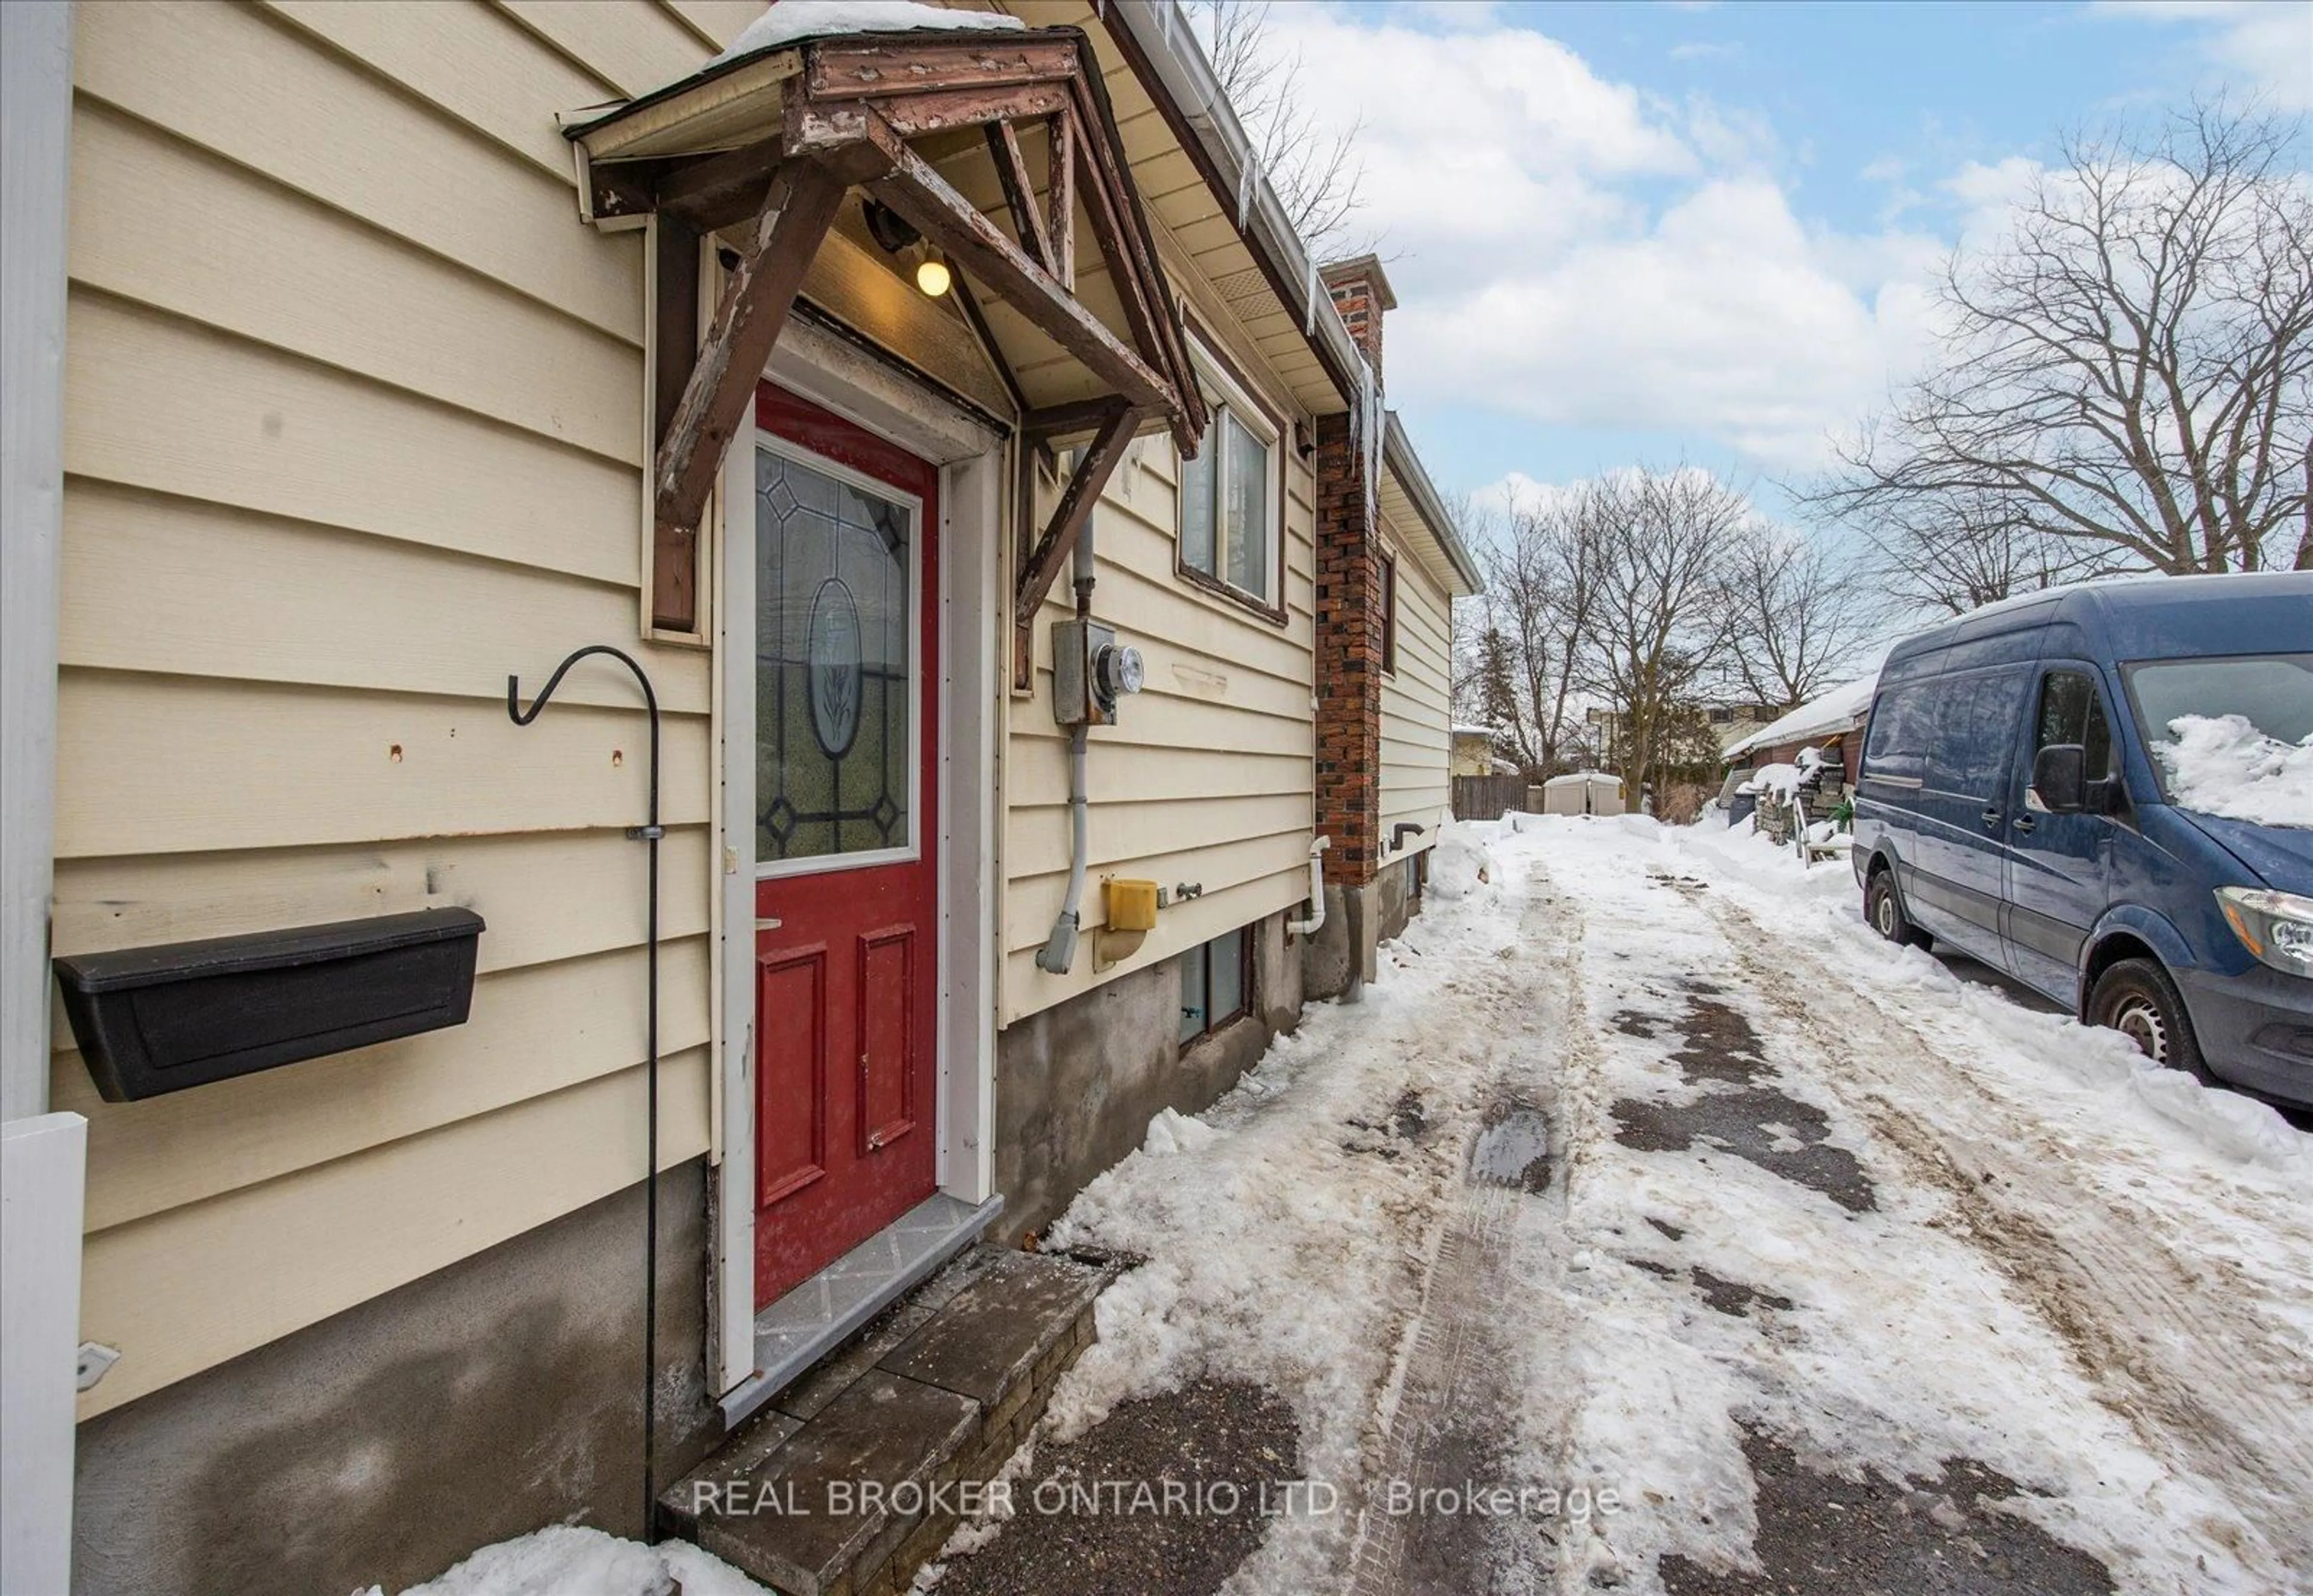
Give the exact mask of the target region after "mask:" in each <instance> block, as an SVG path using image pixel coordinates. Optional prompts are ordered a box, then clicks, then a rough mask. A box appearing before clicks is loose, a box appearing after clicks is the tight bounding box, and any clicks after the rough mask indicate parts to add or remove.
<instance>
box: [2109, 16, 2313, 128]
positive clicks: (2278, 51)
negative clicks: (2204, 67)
mask: <svg viewBox="0 0 2313 1596" xmlns="http://www.w3.org/2000/svg"><path fill="white" fill-rule="evenodd" d="M2094 9H2096V10H2097V11H2099V12H2102V13H2106V14H2109V15H2113V16H2117V17H2130V18H2134V19H2136V20H2138V21H2141V22H2170V23H2182V24H2185V25H2187V26H2190V27H2192V28H2194V29H2196V30H2198V32H2197V36H2196V37H2197V40H2198V43H2199V47H2200V50H2201V53H2202V54H2203V56H2204V57H2207V59H2208V60H2209V62H2210V64H2211V65H2212V66H2218V67H2221V68H2223V69H2224V70H2226V71H2227V72H2230V73H2235V74H2238V75H2241V76H2243V77H2245V78H2247V80H2248V81H2249V82H2250V83H2254V84H2255V85H2256V87H2257V89H2258V90H2259V91H2260V92H2262V93H2264V94H2265V96H2266V97H2267V98H2268V99H2269V100H2270V101H2272V103H2273V107H2274V108H2275V109H2276V110H2313V0H2096V4H2095V6H2094Z"/></svg>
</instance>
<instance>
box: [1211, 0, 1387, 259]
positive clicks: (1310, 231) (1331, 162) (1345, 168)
mask: <svg viewBox="0 0 2313 1596" xmlns="http://www.w3.org/2000/svg"><path fill="white" fill-rule="evenodd" d="M1190 14H1191V15H1192V17H1193V18H1195V19H1196V20H1197V21H1198V22H1200V23H1201V24H1202V26H1201V28H1200V33H1201V35H1202V37H1203V38H1204V39H1207V41H1208V43H1209V54H1210V57H1211V60H1212V67H1213V75H1214V76H1215V77H1216V78H1218V80H1219V81H1220V85H1221V92H1223V93H1224V94H1226V95H1227V97H1228V102H1229V104H1230V106H1231V107H1232V108H1234V109H1235V110H1236V116H1237V120H1238V121H1239V122H1241V123H1242V124H1244V129H1245V132H1246V133H1247V134H1248V135H1249V136H1251V137H1252V139H1253V160H1254V162H1255V164H1257V165H1258V166H1259V167H1260V168H1261V171H1262V174H1263V175H1264V176H1266V177H1267V178H1268V180H1269V183H1270V187H1271V188H1272V189H1275V190H1276V192H1277V197H1278V198H1279V200H1280V201H1281V202H1282V203H1283V204H1284V206H1285V214H1286V215H1287V217H1288V219H1289V220H1290V221H1291V222H1292V224H1293V230H1294V231H1295V232H1297V233H1299V234H1300V235H1301V241H1302V242H1303V243H1304V244H1306V246H1308V249H1309V250H1310V252H1311V253H1312V254H1313V255H1315V257H1317V258H1318V259H1326V258H1328V257H1333V256H1341V255H1352V254H1356V253H1358V252H1359V250H1358V248H1357V247H1354V246H1352V245H1350V243H1349V241H1348V233H1349V226H1350V219H1351V218H1352V217H1353V216H1355V215H1356V214H1357V213H1358V211H1359V208H1360V207H1361V206H1363V205H1364V195H1363V192H1362V190H1363V188H1364V183H1365V168H1364V165H1363V164H1362V163H1361V162H1359V159H1358V154H1357V138H1358V134H1359V130H1360V129H1361V127H1363V123H1362V122H1352V123H1351V124H1350V126H1348V127H1344V128H1342V129H1341V130H1340V131H1339V132H1336V133H1332V134H1324V133H1321V132H1319V131H1318V129H1317V126H1316V120H1315V118H1314V117H1312V116H1311V115H1310V113H1309V110H1308V107H1307V105H1306V103H1305V102H1304V101H1303V99H1302V94H1301V59H1300V57H1298V56H1293V55H1288V54H1286V53H1285V52H1284V51H1282V50H1281V49H1280V48H1278V46H1277V41H1276V39H1275V37H1274V35H1273V34H1272V33H1271V28H1270V14H1269V3H1268V0H1202V3H1201V4H1192V6H1191V8H1190Z"/></svg>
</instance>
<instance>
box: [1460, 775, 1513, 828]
mask: <svg viewBox="0 0 2313 1596" xmlns="http://www.w3.org/2000/svg"><path fill="white" fill-rule="evenodd" d="M1525 807H1526V777H1525V776H1456V777H1455V778H1454V818H1455V819H1456V820H1500V819H1501V818H1502V817H1503V816H1504V815H1506V814H1508V813H1509V812H1510V811H1513V810H1519V809H1524V808H1525Z"/></svg>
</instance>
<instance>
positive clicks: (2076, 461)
mask: <svg viewBox="0 0 2313 1596" xmlns="http://www.w3.org/2000/svg"><path fill="white" fill-rule="evenodd" d="M2296 131H2297V130H2296V127H2295V126H2294V125H2293V124H2289V123H2283V122H2277V121H2274V120H2273V119H2271V118H2265V117H2262V116H2258V115H2242V114H2238V113H2236V112H2234V111H2232V110H2229V108H2227V107H2226V106H2225V105H2224V104H2223V103H2221V102H2218V103H2215V104H2211V105H2203V106H2200V107H2197V108H2195V109H2194V110H2193V111H2191V112H2189V113H2187V114H2185V115H2183V116H2181V117H2178V118H2175V119H2173V120H2172V121H2170V122H2169V123H2168V124H2166V125H2165V126H2164V127H2161V128H2160V129H2159V132H2158V134H2157V136H2154V137H2152V138H2150V140H2145V139H2142V138H2136V137H2133V136H2129V135H2128V134H2127V133H2126V132H2125V131H2124V132H2122V133H2120V134H2117V135H2114V136H2076V137H2074V138H2072V139H2071V140H2069V141H2068V142H2067V143H2066V145H2064V147H2063V150H2062V158H2061V160H2060V161H2059V162H2057V163H2056V164H2055V166H2054V168H2053V169H2051V170H2049V171H2045V172H2042V173H2041V174H2039V175H2038V176H2037V177H2036V180H2034V182H2033V184H2032V185H2031V187H2030V189H2028V191H2027V193H2026V194H2025V195H2024V197H2022V198H2021V199H2020V200H2019V201H2018V202H2017V204H2016V205H2015V206H2014V207H2013V210H2012V213H2011V216H2010V227H2009V232H2008V234H2007V236H2006V237H2005V238H2004V239H2003V240H2001V243H2000V244H1999V246H1998V247H1997V248H1995V249H1994V250H1991V251H1989V252H1988V253H1985V254H1983V255H1974V256H1971V255H1966V254H1961V255H1955V257H1954V258H1953V259H1952V260H1951V261H1950V262H1949V264H1948V267H1947V269H1946V271H1945V274H1944V277H1943V281H1942V284H1941V285H1940V294H1939V297H1940V300H1941V303H1942V305H1943V308H1944V310H1945V311H1946V312H1947V314H1948V321H1949V326H1948V338H1946V339H1945V341H1944V344H1943V354H1942V355H1941V357H1940V358H1939V362H1938V364H1936V365H1935V366H1934V368H1933V369H1932V370H1931V371H1930V373H1928V374H1927V375H1926V376H1925V377H1924V378H1922V380H1921V381H1918V382H1917V383H1915V384H1914V385H1913V386H1912V387H1911V388H1910V389H1909V390H1906V391H1905V392H1904V393H1903V394H1902V395H1900V396H1899V398H1898V399H1897V400H1896V402H1895V407H1894V408H1893V411H1892V413H1891V414H1890V416H1889V417H1887V420H1886V425H1885V426H1884V427H1882V428H1879V429H1878V430H1876V431H1873V432H1867V433H1866V434H1864V436H1863V437H1862V439H1861V440H1860V441H1859V442H1858V443H1855V444H1853V445H1852V446H1851V447H1849V448H1848V449H1846V450H1845V451H1844V452H1843V467H1844V469H1842V471H1841V472H1839V473H1838V474H1837V476H1836V477H1835V478H1834V480H1833V482H1832V483H1831V484H1830V485H1829V486H1827V487H1825V488H1824V489H1822V490H1821V491H1820V492H1818V493H1817V494H1816V495H1815V502H1816V507H1817V508H1818V509H1819V510H1825V511H1829V512H1831V513H1837V514H1841V515H1843V516H1846V517H1849V518H1851V519H1854V520H1856V521H1858V522H1863V523H1866V524H1878V525H1880V526H1882V527H1884V528H1886V529H1891V531H1892V535H1893V537H1894V539H1895V541H1896V542H1897V543H1898V544H1899V545H1900V546H1903V547H1905V548H1913V550H1914V551H1916V548H1917V544H1916V543H1915V541H1914V533H1915V532H1922V531H1924V532H1926V533H1927V535H1930V536H1932V535H1933V534H1932V531H1931V530H1930V529H1932V528H1933V527H1935V526H1936V525H1937V524H1938V523H1939V519H1940V520H1941V521H1942V522H1945V523H1947V524H1948V523H1949V522H1951V521H1953V520H1954V519H1956V518H1957V517H1958V516H1959V515H1961V514H1963V513H1966V514H1968V515H1973V516H1974V517H1976V518H1977V519H1976V521H1975V523H1974V524H1975V527H1976V529H1977V530H1978V531H1983V532H1987V533H1989V534H1991V537H1990V541H1989V545H1988V548H1989V552H1990V553H1991V554H1992V556H1993V564H1994V566H1995V567H1996V568H1999V569H1998V571H1997V574H1996V576H1995V582H1994V585H1999V584H2001V583H2011V582H2013V581H2014V580H2016V579H2017V578H2018V576H2019V575H2022V576H2024V577H2025V579H2027V580H2029V579H2030V576H2031V575H2032V574H2040V573H2045V571H2047V570H2050V569H2054V570H2062V569H2063V568H2065V567H2066V566H2067V565H2068V564H2069V563H2070V557H2071V556H2072V555H2075V554H2078V555H2081V556H2084V557H2085V559H2084V562H2083V563H2086V564H2089V565H2116V566H2134V567H2139V568H2142V567H2148V566H2149V567H2150V568H2151V569H2154V570H2159V571H2166V572H2171V573H2184V572H2194V571H2225V570H2256V569H2260V568H2265V567H2269V566H2291V565H2293V566H2297V567H2298V568H2300V569H2307V568H2313V519H2309V517H2313V508H2309V503H2313V501H2309V488H2313V190H2309V189H2308V188H2307V186H2306V184H2305V183H2304V181H2303V180H2302V179H2301V177H2300V176H2299V175H2298V174H2296V173H2295V172H2294V171H2292V170H2291V152H2292V149H2293V145H2294V142H2295V137H2296ZM2017 539H2022V541H2021V543H2020V544H2019V543H2018V542H2017V541H2016V540H2017ZM2040 540H2045V543H2046V544H2048V545H2052V546H2054V548H2058V549H2061V550H2062V551H2064V553H2065V557H2062V558H2057V559H2054V560H2053V561H2052V560H2050V559H2048V558H2047V557H2045V556H2046V550H2045V549H2044V548H2041V547H2038V546H2037V545H2038V543H2039V542H2040ZM1977 552H1979V553H1981V552H1983V550H1981V549H1979V550H1978V551H1977ZM1949 575H1960V574H1959V573H1952V574H1949ZM1973 580H1974V576H1973V575H1968V576H1966V577H1964V579H1963V580H1961V581H1959V582H1957V583H1954V582H1952V581H1950V580H1948V577H1947V576H1939V577H1938V578H1937V580H1936V581H1935V583H1933V584H1932V585H1933V587H1934V590H1935V591H1934V593H1933V596H1934V597H1935V598H1936V599H1937V600H1939V601H1943V602H1947V603H1948V602H1949V601H1950V599H1949V596H1948V595H1949V594H1950V593H1952V592H1966V589H1967V586H1968V584H1969V583H1970V582H1972V581H1973Z"/></svg>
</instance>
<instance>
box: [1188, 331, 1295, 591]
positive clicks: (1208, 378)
mask: <svg viewBox="0 0 2313 1596" xmlns="http://www.w3.org/2000/svg"><path fill="white" fill-rule="evenodd" d="M1189 355H1190V359H1191V361H1192V363H1193V364H1194V365H1195V367H1196V372H1197V379H1198V384H1199V386H1200V388H1202V389H1203V390H1204V394H1205V399H1206V402H1207V403H1208V404H1209V405H1210V406H1211V407H1212V419H1211V422H1210V423H1209V425H1207V426H1206V428H1205V436H1204V442H1203V443H1202V445H1201V449H1202V450H1205V451H1210V452H1211V458H1212V466H1213V569H1211V570H1209V571H1208V570H1205V569H1204V568H1203V567H1202V566H1192V565H1191V564H1190V563H1189V557H1188V551H1187V549H1186V548H1184V547H1182V546H1181V523H1182V519H1183V514H1182V511H1183V506H1184V505H1185V504H1186V503H1187V498H1186V495H1183V494H1181V493H1180V492H1179V489H1180V487H1181V484H1182V483H1183V481H1184V480H1185V479H1186V478H1187V476H1188V461H1187V460H1183V459H1181V458H1180V457H1179V456H1177V455H1176V456H1175V457H1174V488H1175V495H1176V496H1175V500H1174V513H1173V538H1174V546H1175V548H1176V550H1177V553H1178V558H1179V563H1180V566H1181V569H1183V571H1193V572H1195V573H1196V574H1197V575H1199V576H1200V577H1202V578H1204V579H1205V581H1207V582H1209V583H1214V584H1216V585H1218V587H1220V588H1221V589H1223V590H1224V591H1226V592H1228V593H1230V594H1233V595H1235V596H1236V597H1237V598H1240V599H1242V600H1244V601H1245V602H1247V603H1249V604H1252V605H1254V606H1255V607H1257V608H1259V609H1262V610H1265V611H1273V610H1278V609H1282V608H1283V607H1284V598H1283V596H1282V594H1281V592H1280V588H1281V585H1282V583H1281V578H1280V574H1279V571H1280V565H1281V564H1282V561H1283V556H1284V548H1285V511H1284V498H1285V494H1284V470H1285V456H1284V436H1285V434H1284V429H1283V428H1282V427H1280V425H1278V424H1277V423H1276V422H1275V421H1274V420H1273V419H1271V416H1270V413H1269V411H1268V409H1267V408H1266V407H1264V406H1263V405H1262V403H1261V402H1260V401H1259V400H1258V399H1255V398H1253V395H1252V394H1251V393H1249V392H1248V391H1246V390H1245V389H1244V386H1243V385H1242V384H1240V383H1239V382H1237V381H1236V379H1234V378H1233V377H1231V376H1230V375H1229V373H1227V371H1226V370H1224V369H1223V368H1222V366H1221V364H1220V363H1219V362H1218V360H1216V359H1215V358H1214V357H1213V356H1212V355H1209V354H1208V353H1207V352H1206V350H1205V348H1204V346H1203V344H1202V342H1201V341H1200V340H1199V339H1196V338H1192V339H1191V340H1190V345H1189ZM1224 409H1226V410H1227V413H1228V414H1229V415H1231V416H1233V417H1236V421H1237V423H1238V424H1239V425H1242V426H1243V427H1244V430H1245V431H1246V432H1248V433H1250V434H1253V437H1254V438H1256V439H1258V440H1259V441H1260V443H1262V447H1263V448H1264V449H1265V450H1267V452H1268V458H1269V469H1267V470H1266V471H1265V472H1263V473H1262V475H1263V478H1264V480H1263V481H1262V493H1261V504H1262V514H1263V515H1264V516H1265V517H1266V518H1267V521H1268V528H1269V548H1268V557H1267V558H1265V559H1264V560H1262V564H1261V571H1262V591H1260V592H1254V591H1253V589H1251V588H1247V587H1243V586H1240V585H1239V584H1238V583H1234V582H1231V581H1230V580H1229V579H1228V576H1227V571H1228V544H1227V537H1228V520H1227V513H1226V507H1227V504H1228V451H1227V445H1226V442H1225V440H1226V437H1227V426H1226V424H1225V423H1224V422H1223V420H1222V412H1223V410H1224ZM1200 458H1202V456H1201V453H1200Z"/></svg>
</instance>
